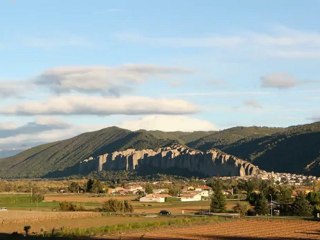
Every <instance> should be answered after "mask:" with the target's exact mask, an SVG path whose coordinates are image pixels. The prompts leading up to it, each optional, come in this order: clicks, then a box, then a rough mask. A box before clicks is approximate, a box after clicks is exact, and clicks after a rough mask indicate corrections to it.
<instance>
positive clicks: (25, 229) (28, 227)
mask: <svg viewBox="0 0 320 240" xmlns="http://www.w3.org/2000/svg"><path fill="white" fill-rule="evenodd" d="M30 229H31V226H29V225H28V226H24V227H23V231H24V232H25V233H26V236H28V235H29V231H30Z"/></svg>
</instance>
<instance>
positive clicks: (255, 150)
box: [0, 122, 320, 177]
mask: <svg viewBox="0 0 320 240" xmlns="http://www.w3.org/2000/svg"><path fill="white" fill-rule="evenodd" d="M174 143H178V144H181V145H185V146H188V147H191V148H193V149H199V150H201V151H207V150H210V149H212V148H217V149H220V150H222V151H224V152H226V153H229V154H232V155H234V156H236V157H239V158H241V159H244V160H247V161H250V162H252V163H254V164H255V165H258V166H259V167H260V168H261V169H264V170H267V171H277V172H291V173H305V174H313V175H317V176H320V122H317V123H313V124H307V125H300V126H293V127H288V128H267V127H234V128H230V129H226V130H222V131H215V132H192V133H188V132H162V131H145V130H140V131H129V130H126V129H121V128H118V127H110V128H105V129H102V130H99V131H95V132H88V133H83V134H81V135H79V136H76V137H74V138H70V139H67V140H63V141H58V142H54V143H48V144H44V145H40V146H37V147H34V148H31V149H28V150H26V151H23V152H21V153H19V154H17V155H15V156H13V157H8V158H3V159H0V164H1V169H0V177H46V176H51V177H54V176H68V175H71V174H76V173H77V171H78V164H79V162H80V161H81V160H84V159H86V158H88V157H90V156H98V155H101V154H104V153H111V152H114V151H122V150H126V149H128V148H135V149H137V150H142V149H158V148H160V147H165V146H169V145H172V144H174Z"/></svg>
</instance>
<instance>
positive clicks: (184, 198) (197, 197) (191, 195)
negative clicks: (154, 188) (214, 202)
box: [179, 192, 202, 202]
mask: <svg viewBox="0 0 320 240" xmlns="http://www.w3.org/2000/svg"><path fill="white" fill-rule="evenodd" d="M179 198H180V200H181V202H195V201H201V198H202V197H201V194H200V193H199V192H186V193H183V194H181V195H180V197H179Z"/></svg>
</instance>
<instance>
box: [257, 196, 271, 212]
mask: <svg viewBox="0 0 320 240" xmlns="http://www.w3.org/2000/svg"><path fill="white" fill-rule="evenodd" d="M254 210H255V212H256V214H258V215H266V214H268V213H269V207H268V202H267V199H266V197H265V196H264V194H259V195H258V197H257V199H256V202H255V206H254Z"/></svg>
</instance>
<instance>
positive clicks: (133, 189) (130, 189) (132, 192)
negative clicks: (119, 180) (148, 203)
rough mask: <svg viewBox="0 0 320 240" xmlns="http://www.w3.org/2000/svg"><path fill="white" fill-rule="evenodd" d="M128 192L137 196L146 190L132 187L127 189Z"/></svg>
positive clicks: (137, 186)
mask: <svg viewBox="0 0 320 240" xmlns="http://www.w3.org/2000/svg"><path fill="white" fill-rule="evenodd" d="M126 190H127V191H128V192H129V193H131V194H137V193H139V192H144V191H145V189H144V188H143V187H142V186H140V185H130V186H128V187H127V188H126Z"/></svg>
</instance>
